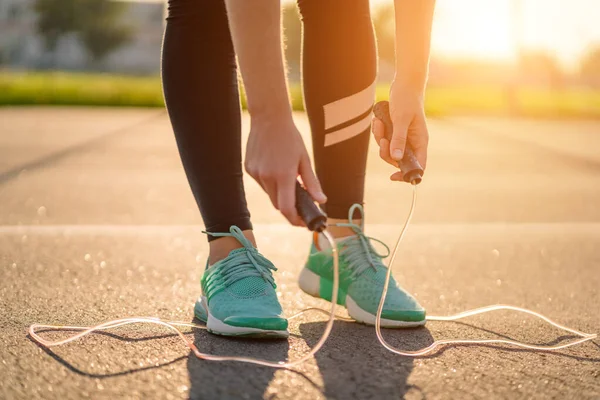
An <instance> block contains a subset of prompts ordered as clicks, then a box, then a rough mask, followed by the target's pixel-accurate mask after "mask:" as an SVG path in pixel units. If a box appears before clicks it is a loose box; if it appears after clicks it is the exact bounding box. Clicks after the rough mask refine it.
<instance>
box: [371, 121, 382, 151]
mask: <svg viewBox="0 0 600 400" xmlns="http://www.w3.org/2000/svg"><path fill="white" fill-rule="evenodd" d="M371 130H372V131H373V136H375V141H376V142H377V144H379V142H381V139H383V138H384V136H385V125H384V124H383V121H382V120H380V119H378V118H375V117H373V120H372V121H371Z"/></svg>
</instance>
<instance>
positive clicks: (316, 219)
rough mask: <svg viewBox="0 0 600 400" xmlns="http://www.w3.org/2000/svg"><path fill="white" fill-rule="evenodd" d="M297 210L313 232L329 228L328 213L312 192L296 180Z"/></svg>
mask: <svg viewBox="0 0 600 400" xmlns="http://www.w3.org/2000/svg"><path fill="white" fill-rule="evenodd" d="M296 210H297V211H298V215H300V217H301V218H302V220H303V221H304V223H305V224H306V227H307V228H308V229H310V230H311V231H313V232H322V231H324V230H325V228H327V215H326V214H325V213H324V212H323V210H321V209H320V208H319V206H317V205H316V204H315V202H314V201H313V199H312V197H310V194H308V192H307V191H306V190H305V189H304V188H303V187H302V185H301V184H300V182H298V181H296Z"/></svg>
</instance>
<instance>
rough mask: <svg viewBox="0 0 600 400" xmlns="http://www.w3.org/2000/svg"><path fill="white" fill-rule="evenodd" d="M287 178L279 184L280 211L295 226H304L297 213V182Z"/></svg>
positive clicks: (278, 199)
mask: <svg viewBox="0 0 600 400" xmlns="http://www.w3.org/2000/svg"><path fill="white" fill-rule="evenodd" d="M294 178H295V177H292V176H287V177H285V178H281V179H279V180H278V182H277V202H278V204H279V211H281V213H282V214H283V216H284V217H285V218H286V219H287V220H288V221H289V222H290V223H291V224H292V225H294V226H302V219H301V218H300V216H299V215H298V212H297V211H296V180H295V179H294Z"/></svg>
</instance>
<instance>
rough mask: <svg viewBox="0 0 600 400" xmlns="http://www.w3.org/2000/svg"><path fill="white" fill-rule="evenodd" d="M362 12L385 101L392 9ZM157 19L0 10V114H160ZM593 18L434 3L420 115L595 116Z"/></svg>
mask: <svg viewBox="0 0 600 400" xmlns="http://www.w3.org/2000/svg"><path fill="white" fill-rule="evenodd" d="M371 4H372V9H373V13H372V15H373V22H374V26H375V30H376V34H377V39H378V47H379V54H380V67H379V71H380V76H379V79H380V81H381V83H382V86H381V87H380V90H379V91H378V97H380V98H385V97H386V96H387V87H386V86H385V84H386V83H388V82H389V81H390V80H391V78H392V74H393V63H394V48H393V42H394V16H393V2H392V1H391V0H372V1H371ZM283 7H284V9H283V26H284V30H285V36H286V57H287V60H288V67H289V76H290V80H291V91H292V95H293V103H294V108H295V109H296V110H301V109H302V98H301V90H300V87H299V80H300V51H301V23H300V21H299V19H298V13H297V10H296V5H295V2H293V1H287V0H286V1H284V2H283ZM165 14H166V4H165V2H164V1H155V0H134V1H122V0H114V1H109V0H85V1H83V0H0V104H69V105H115V106H117V105H119V106H152V107H160V106H162V105H163V100H162V94H161V89H160V79H159V77H158V75H159V70H160V51H161V41H162V33H163V28H164V17H165ZM598 15H600V3H599V2H597V1H595V0H572V1H568V2H567V1H563V0H489V1H486V2H481V1H477V0H438V2H437V8H436V15H435V22H434V32H433V39H432V46H433V48H432V60H431V73H430V81H429V89H428V96H427V111H428V113H429V115H432V116H434V115H448V114H477V115H490V114H491V115H498V114H500V115H503V114H511V115H520V116H552V117H589V116H593V117H597V116H600V25H599V24H598V23H597V16H598ZM82 83H85V84H82Z"/></svg>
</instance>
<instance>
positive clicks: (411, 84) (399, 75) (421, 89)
mask: <svg viewBox="0 0 600 400" xmlns="http://www.w3.org/2000/svg"><path fill="white" fill-rule="evenodd" d="M392 85H393V86H399V87H402V88H403V89H405V90H406V91H411V92H414V93H420V94H423V93H425V87H426V86H427V74H423V73H421V74H419V73H414V72H411V71H406V70H402V69H396V72H395V74H394V80H393V81H392Z"/></svg>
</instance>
